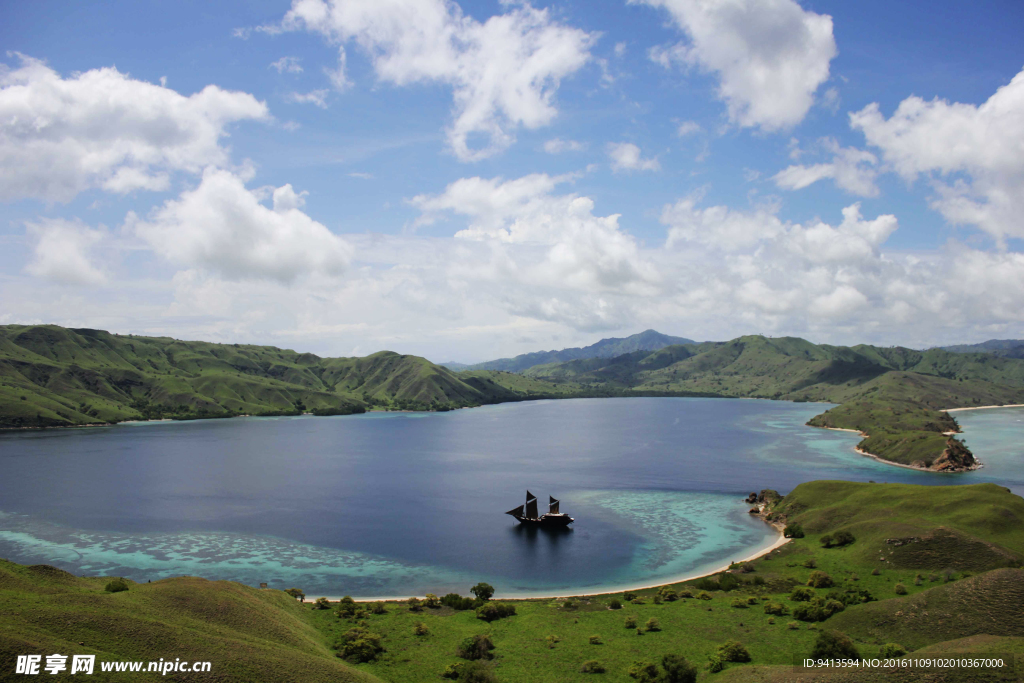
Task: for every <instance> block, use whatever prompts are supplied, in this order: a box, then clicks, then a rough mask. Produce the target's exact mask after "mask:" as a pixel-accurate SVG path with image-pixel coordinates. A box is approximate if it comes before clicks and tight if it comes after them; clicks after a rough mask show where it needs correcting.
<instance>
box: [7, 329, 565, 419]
mask: <svg viewBox="0 0 1024 683" xmlns="http://www.w3.org/2000/svg"><path fill="white" fill-rule="evenodd" d="M516 383H518V380H517V381H515V382H511V383H510V384H516ZM545 388H547V389H548V393H564V392H565V388H564V387H555V386H554V385H552V384H551V383H548V382H543V381H533V382H532V383H531V387H530V390H531V391H533V392H534V393H538V394H539V393H544V389H545ZM526 397H527V395H526V393H525V392H520V391H517V390H516V389H514V388H509V387H505V386H502V385H501V384H500V383H499V382H496V381H494V380H493V378H487V377H482V376H476V377H467V378H466V379H462V378H460V377H459V376H457V375H456V374H455V373H453V372H451V371H450V370H448V369H447V368H443V367H441V366H438V365H434V364H433V363H430V362H429V361H427V360H425V359H423V358H419V357H416V356H408V355H399V354H396V353H392V352H390V351H381V352H379V353H375V354H373V355H370V356H366V357H364V358H320V357H318V356H315V355H313V354H309V353H297V352H295V351H291V350H287V349H278V348H275V347H271V346H255V345H245V344H212V343H207V342H194V341H179V340H175V339H171V338H168V337H138V336H133V335H128V336H122V335H116V334H110V333H109V332H103V331H100V330H89V329H66V328H62V327H57V326H54V325H7V326H3V327H0V426H4V427H45V426H66V425H79V424H89V423H103V422H117V421H121V420H130V419H140V418H159V417H173V418H177V419H182V418H196V417H216V416H230V415H238V414H277V413H282V412H283V413H297V412H301V411H312V412H314V413H318V414H345V413H352V412H362V411H363V410H365V409H366V408H368V407H382V408H392V409H421V410H422V409H449V408H454V407H460V406H467V405H479V404H481V403H493V402H496V401H509V400H520V399H522V398H526Z"/></svg>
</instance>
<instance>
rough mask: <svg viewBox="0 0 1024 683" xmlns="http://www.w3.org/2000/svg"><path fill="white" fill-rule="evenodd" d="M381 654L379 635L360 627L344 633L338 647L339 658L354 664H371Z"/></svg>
mask: <svg viewBox="0 0 1024 683" xmlns="http://www.w3.org/2000/svg"><path fill="white" fill-rule="evenodd" d="M381 652H384V646H383V645H381V635H380V634H379V633H374V632H373V631H371V630H369V629H367V628H363V627H361V626H357V627H356V628H350V629H349V630H348V631H346V632H345V634H344V635H342V637H341V643H340V644H339V646H338V656H339V657H341V658H342V659H345V660H347V661H350V662H356V663H362V662H372V661H373V660H375V659H377V657H378V656H379V655H380V653H381Z"/></svg>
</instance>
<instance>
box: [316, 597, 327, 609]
mask: <svg viewBox="0 0 1024 683" xmlns="http://www.w3.org/2000/svg"><path fill="white" fill-rule="evenodd" d="M330 608H331V601H330V600H328V599H327V598H317V599H316V601H314V602H313V609H330Z"/></svg>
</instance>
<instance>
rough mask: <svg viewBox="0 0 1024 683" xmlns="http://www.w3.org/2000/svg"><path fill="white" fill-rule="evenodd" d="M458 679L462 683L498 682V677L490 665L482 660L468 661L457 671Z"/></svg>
mask: <svg viewBox="0 0 1024 683" xmlns="http://www.w3.org/2000/svg"><path fill="white" fill-rule="evenodd" d="M459 680H460V681H462V683H498V678H497V677H496V676H495V675H494V672H493V671H491V667H489V666H487V665H486V664H484V663H483V662H469V663H468V664H466V665H465V666H463V667H462V670H461V671H460V672H459Z"/></svg>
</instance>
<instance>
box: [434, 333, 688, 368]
mask: <svg viewBox="0 0 1024 683" xmlns="http://www.w3.org/2000/svg"><path fill="white" fill-rule="evenodd" d="M693 343H695V342H694V341H693V340H692V339H686V338H685V337H670V336H669V335H667V334H662V333H661V332H656V331H654V330H644V331H643V332H641V333H639V334H634V335H631V336H629V337H623V338H618V337H610V338H608V339H602V340H601V341H599V342H597V343H595V344H591V345H590V346H584V347H583V348H572V349H562V350H561V351H535V352H533V353H524V354H521V355H519V356H516V357H515V358H499V359H497V360H489V361H485V362H483V363H477V364H476V365H465V364H463V363H441V365H443V366H445V367H446V368H448V369H450V370H454V371H456V372H458V371H462V370H504V371H505V372H522V371H523V370H527V369H529V368H532V367H534V366H535V365H545V364H547V363H564V362H566V361H571V360H581V359H585V358H614V357H615V356H621V355H623V354H626V353H633V352H634V351H658V350H659V349H663V348H665V347H666V346H672V345H673V344H693Z"/></svg>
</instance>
